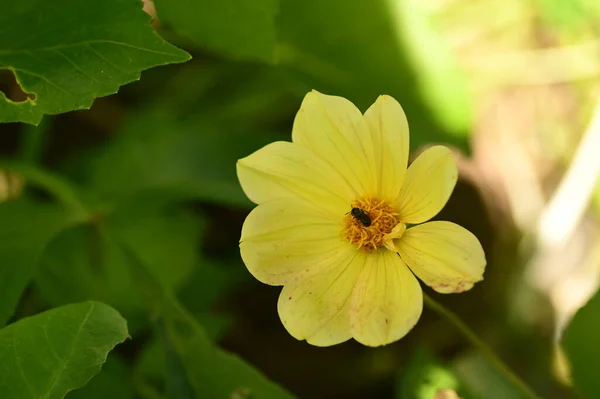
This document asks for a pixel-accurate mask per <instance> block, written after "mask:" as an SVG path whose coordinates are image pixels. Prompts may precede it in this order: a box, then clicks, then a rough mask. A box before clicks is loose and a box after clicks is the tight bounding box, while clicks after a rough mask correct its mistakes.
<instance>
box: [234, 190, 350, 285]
mask: <svg viewBox="0 0 600 399" xmlns="http://www.w3.org/2000/svg"><path fill="white" fill-rule="evenodd" d="M340 230H341V227H340V224H339V219H336V218H333V217H331V216H329V215H328V214H326V213H323V211H320V210H319V209H318V208H316V207H315V206H314V205H312V204H310V203H308V202H306V201H304V200H302V199H300V198H280V199H275V200H272V201H268V202H265V203H262V204H260V205H258V206H257V207H256V208H254V209H253V210H252V212H250V214H249V215H248V217H247V218H246V220H245V221H244V225H243V227H242V237H241V240H240V253H241V256H242V259H243V261H244V264H245V265H246V267H247V268H248V270H249V271H250V273H252V275H253V276H254V277H256V279H258V280H259V281H261V282H263V283H265V284H270V285H284V284H286V283H287V282H288V281H289V280H290V279H291V278H292V277H293V276H294V275H295V274H297V273H299V272H300V271H303V272H304V271H306V269H311V270H316V269H318V268H319V267H321V266H322V264H323V263H324V262H329V260H331V259H337V258H338V257H340V256H343V251H344V248H343V245H342V244H345V242H342V239H341V238H340Z"/></svg>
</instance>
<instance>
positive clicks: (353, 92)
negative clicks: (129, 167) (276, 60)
mask: <svg viewBox="0 0 600 399" xmlns="http://www.w3.org/2000/svg"><path fill="white" fill-rule="evenodd" d="M358 16H360V17H358ZM426 18H427V14H426V13H425V11H424V9H423V7H422V6H417V5H416V4H413V2H411V1H387V0H355V1H350V2H349V1H345V0H333V1H326V2H324V1H320V0H302V1H300V0H293V1H285V2H282V4H281V15H280V18H279V20H278V21H279V24H278V27H279V31H280V36H281V39H282V42H283V44H282V47H281V49H280V60H281V64H282V65H284V66H286V67H288V68H290V69H291V70H293V71H295V72H296V73H300V74H301V76H302V77H303V80H304V81H306V82H308V84H307V85H306V88H307V89H309V88H314V89H317V90H319V91H322V92H324V93H327V94H337V95H342V96H344V97H347V98H349V99H351V100H352V101H353V102H355V103H357V104H358V105H359V106H360V107H362V109H363V110H365V109H366V107H368V106H370V105H371V104H372V103H373V102H374V101H375V99H376V98H377V96H379V95H380V94H389V95H391V96H392V97H394V98H396V99H397V100H398V101H399V102H400V103H401V104H402V106H403V108H404V110H405V112H406V114H407V117H408V121H409V125H410V127H411V148H413V149H416V148H418V147H419V146H421V145H423V144H427V143H430V142H432V141H443V142H450V143H453V144H455V145H457V146H460V147H462V148H466V140H465V135H466V134H467V133H468V131H469V125H470V120H471V119H470V118H471V116H470V112H469V107H468V98H467V90H466V87H465V86H464V84H465V83H464V81H463V78H462V76H461V75H460V74H459V73H458V69H457V68H456V67H455V65H454V60H453V59H452V58H451V57H450V55H449V52H448V50H447V49H445V48H444V47H443V45H442V44H441V41H440V40H439V37H438V36H437V35H436V33H435V31H434V30H433V29H432V28H431V27H430V26H429V25H428V24H427V20H426ZM358 21H360V23H358ZM417 71H418V72H417Z"/></svg>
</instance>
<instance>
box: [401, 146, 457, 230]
mask: <svg viewBox="0 0 600 399" xmlns="http://www.w3.org/2000/svg"><path fill="white" fill-rule="evenodd" d="M457 179H458V167H457V166H456V160H455V159H454V155H452V152H450V150H449V149H448V148H446V147H443V146H434V147H431V148H428V149H427V150H425V151H424V152H423V153H422V154H421V155H419V156H418V157H417V159H416V160H415V161H414V162H413V163H412V164H411V165H410V166H409V168H408V171H407V172H406V178H405V180H404V184H403V185H402V190H401V191H400V195H399V196H398V199H397V201H396V203H397V204H398V205H397V206H398V210H399V214H400V220H401V221H402V222H404V223H410V224H416V223H423V222H426V221H427V220H429V219H431V218H432V217H434V216H435V215H437V214H438V212H439V211H441V210H442V208H443V207H444V205H446V202H448V198H450V194H452V190H454V186H455V185H456V180H457Z"/></svg>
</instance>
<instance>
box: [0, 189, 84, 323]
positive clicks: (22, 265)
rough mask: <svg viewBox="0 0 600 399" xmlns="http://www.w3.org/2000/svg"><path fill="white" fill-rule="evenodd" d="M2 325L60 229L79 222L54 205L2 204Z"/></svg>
mask: <svg viewBox="0 0 600 399" xmlns="http://www.w3.org/2000/svg"><path fill="white" fill-rule="evenodd" d="M0 220H1V221H2V222H1V223H0V259H1V261H0V326H2V325H4V324H5V323H6V322H7V320H8V319H9V317H10V316H11V315H12V314H13V311H14V308H15V306H16V305H17V302H18V301H19V298H20V297H21V293H22V292H23V290H24V289H25V287H26V286H27V285H28V284H29V281H30V279H31V277H32V275H33V273H34V270H35V268H36V265H37V264H38V262H39V260H40V257H41V253H42V251H43V250H44V248H45V247H46V246H47V245H48V243H49V242H50V240H51V239H52V238H53V237H54V236H55V235H56V234H57V233H58V232H60V231H61V230H63V229H65V228H67V227H68V226H70V225H73V224H75V223H77V222H78V221H79V220H80V219H79V217H78V215H76V214H74V213H73V212H71V211H69V210H67V209H64V208H62V207H59V206H55V205H48V204H43V203H38V202H33V201H28V200H18V201H13V202H8V203H4V204H0Z"/></svg>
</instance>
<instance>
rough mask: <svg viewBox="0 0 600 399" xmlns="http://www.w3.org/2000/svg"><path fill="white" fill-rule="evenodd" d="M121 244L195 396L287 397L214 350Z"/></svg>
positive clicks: (241, 363)
mask: <svg viewBox="0 0 600 399" xmlns="http://www.w3.org/2000/svg"><path fill="white" fill-rule="evenodd" d="M114 233H115V236H116V237H120V236H119V235H118V234H117V232H114ZM122 245H123V249H124V251H125V252H126V253H128V254H129V257H130V267H131V268H132V270H134V272H135V273H136V275H137V278H136V280H137V283H138V284H137V285H138V288H139V289H140V290H141V292H142V293H143V296H144V297H145V300H146V302H147V304H148V306H149V307H150V309H151V313H152V314H154V315H156V316H157V317H158V320H160V322H161V323H163V325H164V328H165V331H166V335H165V337H164V339H166V340H168V342H169V345H171V346H172V348H174V351H175V353H176V354H177V355H178V356H179V359H180V361H181V364H183V367H184V368H185V372H186V375H187V378H188V382H189V384H190V385H191V387H192V388H193V389H194V392H195V393H196V397H198V398H229V397H233V395H240V394H243V395H249V396H248V397H256V398H290V397H291V396H290V394H289V393H287V392H286V391H285V390H283V389H282V388H280V387H279V386H277V385H276V384H274V383H272V382H271V381H269V380H268V379H267V378H265V376H263V375H262V374H261V373H260V372H259V371H257V370H255V369H254V368H253V367H251V366H250V365H248V364H247V363H246V362H244V361H243V360H242V359H240V358H239V357H237V356H235V355H232V354H230V353H227V352H225V351H223V350H221V349H219V348H218V347H216V346H215V345H214V344H213V343H212V342H211V340H210V339H209V338H208V336H207V335H206V333H205V332H204V330H203V328H202V327H201V326H200V325H199V324H198V322H197V321H196V320H195V319H194V318H193V317H192V316H191V315H190V314H189V313H188V312H187V311H186V310H185V309H183V307H182V306H181V305H180V304H179V303H178V302H177V300H176V299H175V298H174V297H173V295H172V294H171V293H170V292H169V290H168V289H165V287H164V286H163V285H162V284H161V282H160V281H158V280H156V278H154V276H152V273H149V272H148V269H147V267H146V266H145V265H144V264H143V263H142V262H141V261H140V259H141V258H140V256H139V255H138V254H137V252H136V250H135V249H134V248H132V247H131V246H130V245H129V243H128V242H127V240H126V239H123V240H122Z"/></svg>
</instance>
